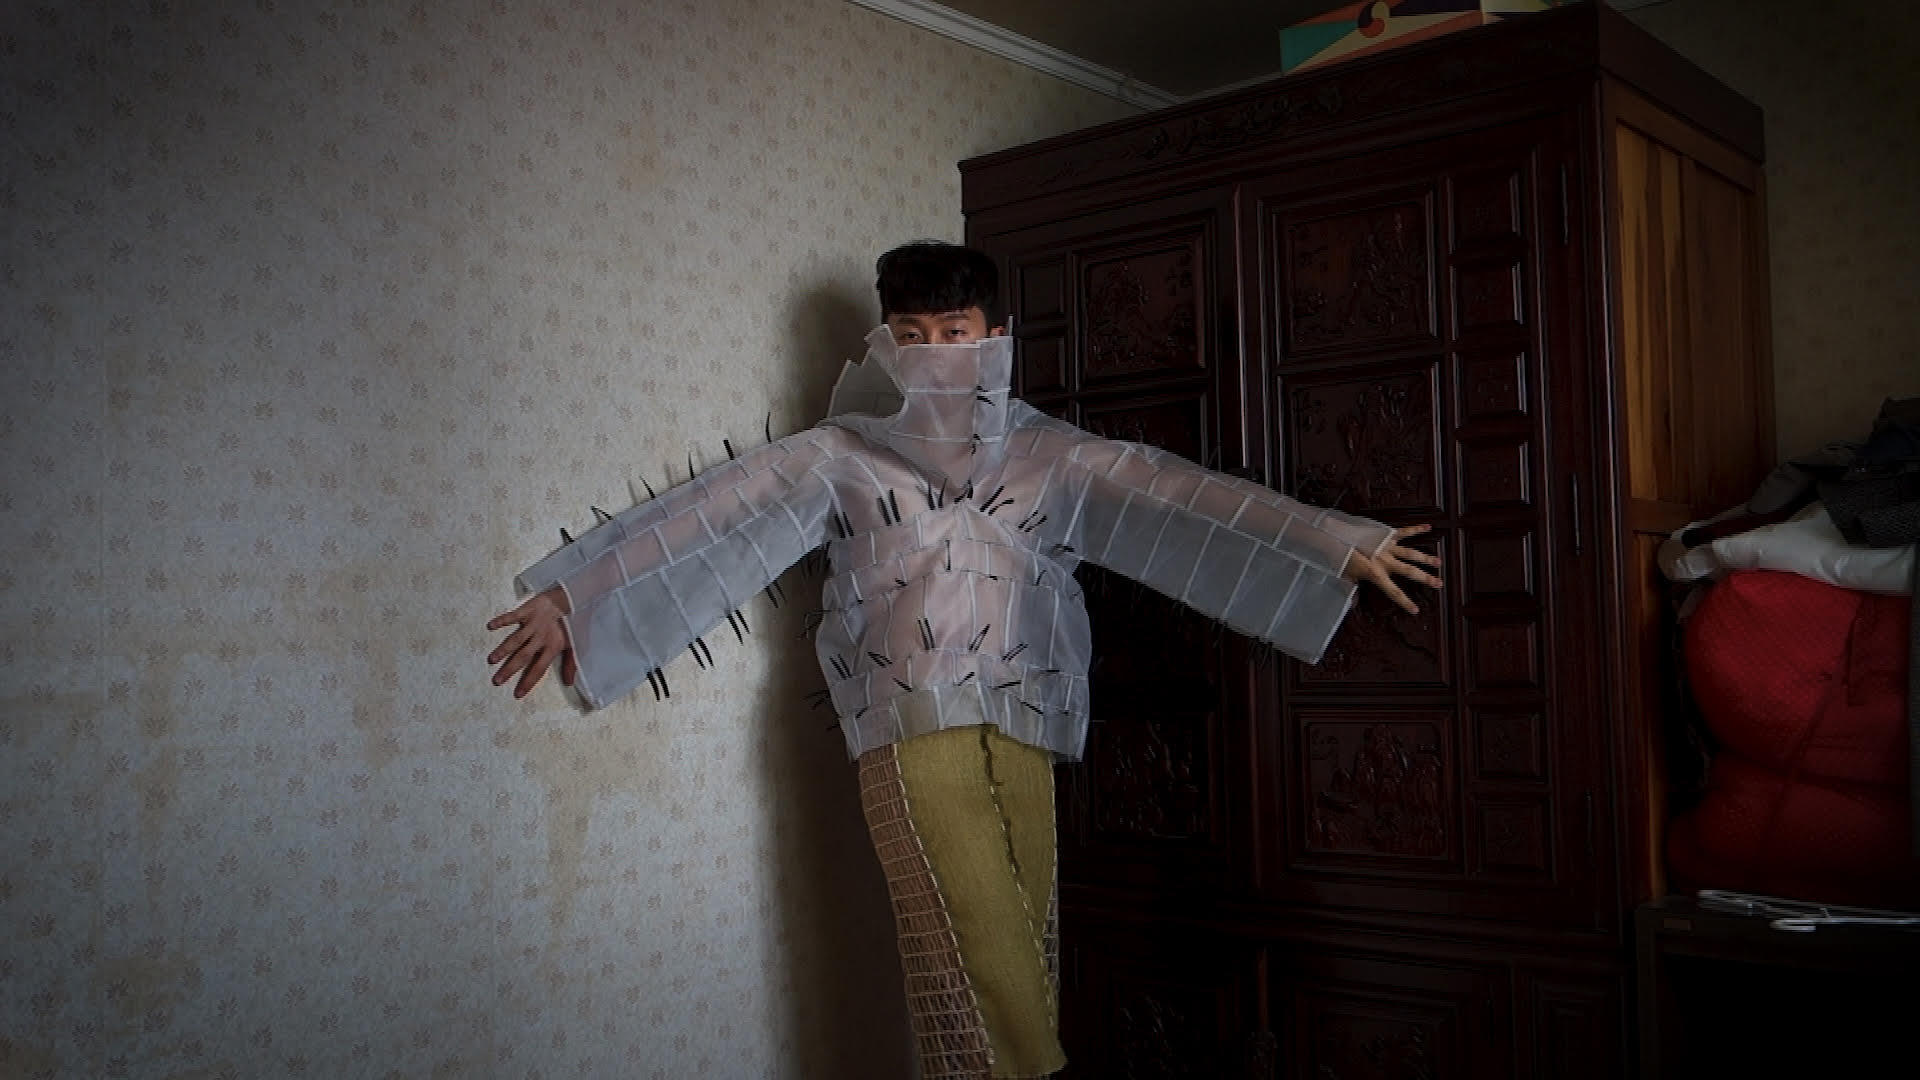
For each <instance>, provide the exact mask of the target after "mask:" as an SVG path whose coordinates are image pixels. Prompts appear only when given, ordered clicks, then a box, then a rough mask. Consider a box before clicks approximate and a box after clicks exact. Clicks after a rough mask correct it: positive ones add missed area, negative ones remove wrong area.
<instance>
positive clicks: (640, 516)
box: [487, 428, 856, 708]
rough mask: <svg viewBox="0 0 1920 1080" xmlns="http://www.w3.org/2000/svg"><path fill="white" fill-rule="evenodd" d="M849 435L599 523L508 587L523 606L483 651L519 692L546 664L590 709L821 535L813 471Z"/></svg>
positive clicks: (792, 448)
mask: <svg viewBox="0 0 1920 1080" xmlns="http://www.w3.org/2000/svg"><path fill="white" fill-rule="evenodd" d="M855 438H856V437H855V436H852V435H850V434H848V433H844V432H841V431H839V430H838V429H835V428H815V429H812V430H810V431H803V432H800V433H799V434H797V435H790V436H788V437H787V438H785V439H780V440H778V441H776V442H773V443H769V444H767V445H766V446H762V447H760V448H759V449H757V450H754V451H751V452H749V453H747V454H745V455H743V456H742V457H741V458H740V459H739V460H737V461H730V462H728V463H727V464H725V465H722V466H718V467H716V468H713V469H710V470H708V471H707V472H705V473H702V474H701V475H700V476H698V477H696V478H694V479H693V480H690V481H688V482H687V483H685V484H682V485H680V486H679V487H676V488H674V489H673V490H672V491H669V492H667V493H666V494H664V495H661V496H660V497H659V498H657V499H653V500H651V501H649V502H645V503H642V504H640V505H639V506H636V507H634V508H632V509H630V510H628V511H626V512H624V513H622V514H620V515H618V516H617V517H614V518H613V519H611V520H609V521H606V522H603V523H602V524H600V525H599V526H598V527H596V528H595V529H593V530H592V531H591V532H588V533H587V534H585V535H583V536H581V537H580V538H579V539H578V540H577V541H575V542H574V543H571V544H568V545H566V546H565V547H562V548H561V549H560V550H558V551H556V552H554V553H553V554H552V555H549V556H548V557H547V558H545V559H542V560H541V561H540V562H538V563H535V564H534V565H533V566H531V567H528V568H527V569H526V570H525V571H524V572H522V573H521V574H520V576H519V577H518V579H516V584H517V585H518V586H519V587H520V589H521V590H522V592H523V594H524V593H531V594H533V595H532V596H531V598H530V599H528V600H527V601H526V602H525V603H522V604H521V605H520V606H519V607H517V608H515V609H514V610H512V611H510V612H506V613H504V614H502V615H499V616H497V617H495V618H494V620H493V621H492V622H490V623H488V624H487V625H488V628H489V629H500V628H502V627H506V626H516V627H517V629H516V630H515V631H514V633H513V634H511V635H510V636H509V637H508V638H507V639H506V641H504V642H502V643H501V645H500V646H499V647H498V648H496V649H495V650H494V651H493V653H491V654H490V655H489V656H488V663H490V664H494V663H497V664H500V669H499V670H498V671H497V672H495V674H494V683H495V684H496V685H498V684H501V683H504V682H506V681H507V680H509V679H511V678H512V677H513V676H515V675H516V674H518V675H519V676H520V677H521V678H520V683H519V684H518V685H517V686H516V687H515V696H517V697H518V696H524V695H525V694H526V693H527V692H528V691H530V690H532V689H533V687H534V686H535V685H536V684H537V683H538V682H539V681H540V679H541V678H542V677H543V676H544V675H545V673H546V672H547V671H548V670H549V669H550V668H551V666H552V665H553V663H554V662H555V661H556V660H558V661H559V662H560V664H561V677H562V679H563V680H565V681H567V682H568V683H570V684H571V685H573V686H575V687H577V688H578V689H579V691H580V695H581V697H583V698H585V699H586V701H587V703H588V704H589V705H591V706H593V707H595V708H598V707H600V706H602V705H605V704H607V703H608V702H611V701H614V700H616V699H618V698H621V697H624V696H625V695H626V694H627V693H629V692H630V691H631V690H632V689H633V688H634V687H636V686H638V685H639V684H640V683H641V682H642V681H644V680H645V679H646V678H647V675H648V673H649V672H652V671H654V670H656V669H658V668H659V667H661V666H662V665H663V664H665V663H666V662H667V661H668V660H669V659H671V658H672V657H673V656H675V655H677V654H678V653H679V652H680V650H682V649H684V648H686V647H688V645H690V644H691V643H692V642H693V641H694V639H696V638H698V637H700V636H701V635H702V634H705V633H706V632H707V631H708V630H710V629H712V628H713V626H714V625H715V624H717V623H718V622H719V621H720V620H721V619H723V618H725V617H726V616H727V614H728V613H729V612H732V611H736V610H738V609H739V608H740V607H741V606H742V605H744V604H745V603H746V602H747V601H748V600H750V599H752V598H753V596H754V594H755V593H757V592H759V591H760V590H761V589H764V588H766V587H767V586H768V585H769V584H771V583H772V582H773V580H774V579H775V578H777V577H779V576H780V574H781V573H783V572H784V571H785V570H786V569H787V568H788V567H790V566H792V565H793V564H794V563H796V562H798V561H799V560H800V559H801V558H802V557H803V556H804V555H806V553H807V552H809V551H811V550H813V549H814V548H815V547H817V546H819V544H820V543H821V542H822V541H823V540H825V538H826V527H825V523H826V520H827V515H828V513H829V512H830V510H831V508H832V494H831V490H830V488H829V485H828V483H827V479H826V477H824V476H823V475H822V472H821V470H822V467H823V466H825V465H826V464H827V463H828V462H830V461H832V460H833V459H834V458H836V457H838V456H840V455H841V454H843V453H845V452H847V451H848V450H849V449H851V448H852V440H854V439H855Z"/></svg>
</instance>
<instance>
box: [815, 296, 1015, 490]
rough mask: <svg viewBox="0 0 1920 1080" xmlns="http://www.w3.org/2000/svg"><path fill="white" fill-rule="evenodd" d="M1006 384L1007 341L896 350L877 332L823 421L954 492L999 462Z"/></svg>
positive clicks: (1009, 373)
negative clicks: (911, 465)
mask: <svg viewBox="0 0 1920 1080" xmlns="http://www.w3.org/2000/svg"><path fill="white" fill-rule="evenodd" d="M1012 378H1013V339H1012V338H1011V337H995V338H986V339H983V340H981V341H977V342H974V343H972V344H968V345H896V344H894V341H893V334H892V332H891V331H889V330H888V329H887V328H886V327H885V326H881V327H878V328H876V329H875V330H874V331H873V332H872V333H870V334H868V335H867V353H866V356H865V358H864V359H862V360H859V361H853V362H849V363H848V364H847V366H846V368H845V369H844V370H842V371H841V373H840V380H839V382H837V383H836V384H834V388H833V399H832V403H831V405H830V406H829V408H828V419H829V421H830V422H832V423H835V424H838V425H840V426H842V427H847V428H851V429H853V430H854V431H857V432H859V433H860V434H861V435H863V436H865V437H866V439H867V440H868V441H869V442H872V443H874V444H876V445H881V446H885V447H887V448H889V449H891V450H893V451H894V452H896V453H898V454H899V455H900V456H901V457H904V458H906V459H907V460H908V461H911V462H912V463H914V464H915V465H917V466H919V467H920V469H921V470H923V471H924V472H926V473H928V474H929V476H930V477H931V478H933V479H935V480H943V481H945V482H946V483H947V484H948V485H950V486H951V488H952V490H956V491H957V490H962V489H964V488H966V487H967V486H968V485H970V484H972V483H973V482H975V481H976V480H978V479H980V478H981V477H984V476H987V475H989V474H990V473H991V472H993V471H994V470H996V469H998V468H999V465H1000V461H1001V458H1002V457H1004V456H1005V453H1006V438H1007V430H1008V427H1009V422H1008V398H1009V395H1010V393H1011V384H1012Z"/></svg>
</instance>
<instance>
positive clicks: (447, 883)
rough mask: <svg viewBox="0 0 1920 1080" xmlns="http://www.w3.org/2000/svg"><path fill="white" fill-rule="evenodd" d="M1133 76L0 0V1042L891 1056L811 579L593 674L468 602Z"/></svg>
mask: <svg viewBox="0 0 1920 1080" xmlns="http://www.w3.org/2000/svg"><path fill="white" fill-rule="evenodd" d="M1124 111H1126V107H1125V106H1123V105H1120V104H1118V103H1116V102H1113V101H1110V100H1108V99H1105V98H1102V97H1099V96H1097V95H1093V94H1090V93H1088V92H1086V91H1083V90H1079V89H1076V88H1074V87H1071V86H1068V85H1066V84H1064V83H1061V82H1059V81H1057V80H1055V79H1052V78H1050V77H1048V76H1044V75H1040V74H1036V73H1034V72H1032V71H1030V70H1027V69H1024V68H1020V67H1017V66H1015V65H1013V64H1010V63H1007V62H1005V61H1002V60H998V59H995V58H992V57H989V56H986V55H984V54H982V53H978V52H976V51H973V50H970V49H968V48H965V47H962V46H959V45H956V44H954V43H952V42H950V41H948V40H946V39H943V38H939V37H935V36H933V35H931V34H928V33H925V32H923V31H919V30H915V29H913V28H911V27H909V26H907V25H905V24H903V23H899V22H895V21H892V20H889V19H886V18H883V17H881V16H878V15H875V14H873V13H871V12H868V11H866V10H864V9H861V8H858V7H855V6H853V5H851V4H848V3H844V2H842V0H699V2H697V3H696V2H664V0H661V2H655V0H625V2H588V0H545V2H521V0H445V2H440V0H433V2H429V0H420V2H413V3H402V2H399V0H394V2H386V0H311V2H309V0H244V2H233V3H220V4H200V3H191V2H187V0H141V2H138V3H135V2H92V3H59V2H55V0H41V2H38V3H35V2H34V0H23V2H22V3H20V4H9V5H6V6H5V8H4V10H3V11H0V367H3V368H4V375H5V377H4V382H0V387H3V388H0V550H4V551H5V553H6V557H5V558H4V559H0V836H4V838H5V839H4V842H3V847H0V1076H5V1077H16V1076H18V1077H46V1076H60V1077H79V1078H88V1080H91V1078H95V1077H117V1076H127V1077H257V1076H283V1075H284V1076H293V1077H300V1076H306V1077H315V1078H321V1077H348V1076H367V1077H386V1076H396V1077H398V1076H408V1077H413V1076H418V1077H428V1076H444V1077H455V1076H459V1077H465V1076H499V1077H526V1078H542V1077H545V1078H558V1077H590V1076H609V1077H611V1076H619V1077H639V1078H648V1077H655V1078H657V1077H675V1078H679V1077H690V1076H712V1077H725V1078H735V1077H760V1076H834V1077H885V1078H889V1080H891V1078H895V1077H899V1076H902V1075H906V1073H907V1070H908V1068H909V1066H908V1064H907V1060H908V1053H907V1036H906V1027H905V1017H904V1012H903V1010H902V1006H901V1005H900V1003H899V981H898V980H899V975H898V964H897V961H896V960H895V959H894V957H893V953H892V948H893V946H892V935H891V928H890V923H889V915H888V913H887V907H886V903H885V897H884V893H883V891H882V888H881V884H880V878H879V874H878V872H877V869H876V867H875V865H874V862H873V858H872V856H871V854H870V853H869V851H868V849H867V842H866V837H865V830H864V828H863V826H862V825H861V823H860V818H859V811H858V803H857V798H856V794H855V791H854V787H853V783H852V773H851V771H850V767H849V765H848V764H847V762H846V760H845V752H844V749H843V746H842V743H841V740H840V737H839V735H838V733H837V732H835V731H833V730H830V728H829V724H830V718H829V717H827V716H826V715H825V714H823V713H817V712H810V711H808V710H807V708H806V706H805V704H804V698H805V695H806V693H807V692H808V691H810V690H812V689H814V688H815V687H816V686H817V685H818V681H819V675H818V673H817V671H815V670H814V669H813V665H812V660H811V656H810V653H809V650H807V649H806V647H805V646H804V645H802V644H800V643H799V642H797V641H796V640H795V638H796V636H797V634H798V631H799V628H800V621H799V617H798V613H799V611H800V610H802V609H804V608H806V607H807V606H809V605H810V601H809V599H808V597H807V594H808V593H809V592H810V591H812V590H814V589H816V588H817V585H814V584H813V583H810V582H805V581H790V582H789V586H790V588H789V596H790V597H791V598H792V599H793V600H794V602H793V603H790V604H788V605H786V606H785V607H784V608H783V609H781V610H780V611H779V612H773V611H771V610H770V609H769V608H768V607H767V605H765V604H764V603H763V604H760V605H758V606H757V607H756V608H754V609H752V610H750V611H749V612H748V615H749V618H750V619H751V620H752V629H753V636H752V637H750V638H748V639H747V641H746V643H745V644H744V645H740V644H737V643H735V642H734V641H732V640H731V638H732V635H731V634H730V633H729V632H728V631H727V630H725V629H724V628H722V629H721V630H720V631H719V634H720V636H721V637H725V638H727V640H726V641H725V642H724V643H723V642H722V641H720V640H718V639H717V638H714V637H710V638H709V639H708V641H709V644H710V645H712V646H713V652H714V654H715V656H716V658H717V661H718V664H717V670H714V671H700V670H698V669H697V668H696V666H695V665H694V664H692V663H683V664H679V665H676V666H675V667H674V668H672V669H670V670H669V675H670V677H671V678H672V690H673V696H672V699H671V701H669V702H664V703H656V702H655V701H653V700H652V698H651V696H650V695H645V694H643V695H641V697H640V698H636V699H633V700H629V701H627V702H624V703H622V704H620V705H618V706H616V707H613V708H609V709H607V710H605V711H603V712H600V713H596V714H593V715H585V716H583V715H581V714H579V713H577V712H575V711H574V710H572V709H571V708H570V707H569V706H568V705H567V704H566V703H565V702H564V700H563V699H562V697H561V696H560V695H559V694H558V693H557V692H555V691H554V690H553V689H552V688H551V687H543V688H542V689H541V690H540V691H539V692H537V693H536V694H535V695H534V696H533V697H531V698H530V699H528V700H527V701H526V702H524V703H518V704H516V703H514V702H513V701H512V700H511V698H510V697H509V696H508V695H507V694H506V693H505V692H504V691H502V690H495V689H493V688H492V687H490V686H489V685H488V684H487V680H486V675H487V668H486V666H485V664H484V662H483V656H484V653H485V651H486V649H487V648H488V647H489V646H490V643H491V641H492V640H493V639H494V637H495V636H494V635H491V634H488V633H487V632H486V631H484V630H483V628H482V627H483V624H484V622H485V621H486V619H487V618H488V617H489V616H490V615H492V614H493V613H494V612H496V611H498V610H500V609H502V608H503V607H506V606H510V602H511V599H512V597H511V592H510V586H509V582H510V580H511V576H512V574H513V573H514V572H515V571H517V570H518V569H519V568H520V567H522V566H523V565H525V564H526V563H528V562H530V561H531V560H533V559H534V558H536V557H538V556H540V555H542V554H544V553H545V552H546V551H547V550H548V549H549V548H551V547H552V546H553V545H554V544H555V543H556V542H557V540H558V536H559V534H558V529H559V527H561V526H567V527H569V528H571V529H574V530H576V531H577V530H579V529H580V528H583V527H585V526H587V525H588V524H590V523H591V522H592V520H593V519H592V515H591V513H590V512H589V510H588V506H589V504H597V505H600V506H603V507H607V508H615V507H619V506H625V505H627V504H628V503H629V502H631V501H632V497H633V496H632V492H633V491H638V490H640V489H641V485H640V483H639V480H640V478H642V477H645V478H646V479H647V480H649V481H650V482H651V483H652V484H653V485H654V486H655V487H656V488H659V487H660V486H661V485H663V484H665V483H667V482H669V480H670V478H671V479H674V480H682V479H685V477H686V475H687V467H688V454H689V451H690V450H691V454H692V461H693V464H694V465H695V466H699V465H703V464H707V463H711V462H713V461H714V460H716V459H717V458H719V457H720V456H721V455H722V454H723V449H722V439H723V438H726V439H730V440H731V441H732V442H733V444H734V445H735V446H740V445H743V444H750V443H752V442H755V441H757V440H759V439H760V438H762V437H763V435H762V433H763V430H764V429H765V428H767V427H771V429H772V430H773V431H774V432H775V433H785V432H787V431H791V430H794V429H795V428H797V427H801V426H805V425H806V424H809V423H811V422H812V421H813V420H814V419H816V418H817V417H818V414H819V412H820V411H821V409H822V408H823V407H824V405H825V402H826V392H827V389H828V386H829V384H830V381H831V379H832V377H833V376H834V374H835V373H837V371H838V365H839V363H840V361H841V360H842V359H844V358H845V357H846V356H847V355H848V354H849V353H850V352H851V351H852V350H854V349H857V348H858V347H859V342H860V338H861V336H862V334H863V333H864V331H865V330H866V328H867V327H868V326H869V325H870V324H871V323H873V322H875V321H877V312H876V311H875V310H874V306H873V304H872V302H871V300H870V299H869V297H870V295H871V266H872V259H873V256H874V255H875V254H877V253H878V252H879V251H880V250H882V249H884V248H885V247H887V246H889V245H891V244H893V243H897V242H900V241H902V240H906V239H912V238H917V237H921V236H945V237H957V236H958V235H959V233H960V228H961V222H960V216H959V178H958V174H957V172H956V170H955V168H954V164H955V162H956V161H957V160H958V159H960V158H963V157H966V156H970V155H973V154H977V153H981V152H985V151H988V150H992V149H996V148H999V147H1003V146H1008V145H1013V144H1017V143H1021V142H1025V141H1028V140H1030V139H1034V138H1039V137H1042V136H1045V135H1050V134H1053V133H1056V132H1059V131H1064V130H1068V129H1072V128H1076V127H1080V126H1083V125H1087V124H1090V123H1094V122H1097V121H1101V120H1105V119H1109V118H1111V117H1113V116H1115V115H1119V114H1121V113H1123V112H1124Z"/></svg>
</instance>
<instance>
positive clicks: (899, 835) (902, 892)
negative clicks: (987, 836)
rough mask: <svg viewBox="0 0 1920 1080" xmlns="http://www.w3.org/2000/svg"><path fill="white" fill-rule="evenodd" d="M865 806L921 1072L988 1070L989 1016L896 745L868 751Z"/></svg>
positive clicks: (975, 1073)
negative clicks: (917, 826) (911, 806)
mask: <svg viewBox="0 0 1920 1080" xmlns="http://www.w3.org/2000/svg"><path fill="white" fill-rule="evenodd" d="M860 808H861V810H862V811H863V812H864V813H865V814H866V818H867V829H868V831H869V832H870V833H871V834H872V836H873V849H874V852H875V853H876V854H878V855H879V857H880V868H881V871H882V872H883V873H884V874H885V876H886V879H887V895H888V897H889V898H890V899H891V900H892V903H893V917H894V925H895V930H896V932H897V935H898V938H899V943H900V965H901V967H902V968H903V969H905V972H906V978H907V1012H908V1014H909V1016H910V1017H911V1018H912V1022H913V1035H914V1042H915V1044H916V1047H917V1049H918V1051H919V1055H920V1075H921V1076H922V1077H923V1078H925V1080H934V1078H937V1077H949V1078H960V1077H984V1076H988V1075H990V1073H991V1071H992V1068H993V1052H992V1050H991V1048H990V1045H989V1043H988V1041H987V1025H986V1021H985V1019H984V1018H983V1017H982V1016H981V1014H980V1003H979V1000H978V999H977V998H976V997H975V996H974V992H973V984H972V982H971V980H969V979H968V978H967V971H966V966H965V964H964V963H963V962H962V961H961V958H960V941H959V938H958V937H956V936H955V935H954V932H953V920H952V918H951V917H950V916H949V915H948V913H947V905H946V900H945V898H944V897H942V896H941V895H940V883H939V881H938V880H936V879H935V877H934V874H933V865H932V863H931V862H929V860H928V859H927V852H926V848H925V847H924V846H923V845H922V844H921V842H920V835H919V833H918V832H916V831H915V830H914V827H913V819H912V818H911V817H910V816H908V813H907V788H906V784H905V783H904V782H903V781H902V779H901V776H900V761H899V755H898V753H897V750H896V747H895V746H893V745H888V746H882V747H880V748H878V749H875V750H870V751H868V752H866V753H864V754H862V755H860Z"/></svg>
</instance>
